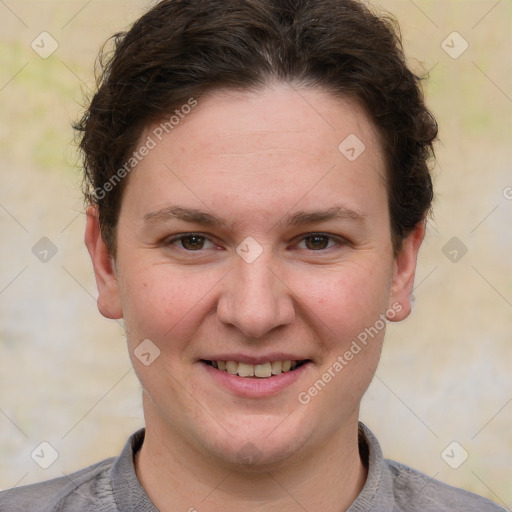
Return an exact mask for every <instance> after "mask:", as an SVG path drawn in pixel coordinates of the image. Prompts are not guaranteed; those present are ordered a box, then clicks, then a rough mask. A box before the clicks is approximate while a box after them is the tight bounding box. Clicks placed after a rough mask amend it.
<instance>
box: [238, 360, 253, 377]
mask: <svg viewBox="0 0 512 512" xmlns="http://www.w3.org/2000/svg"><path fill="white" fill-rule="evenodd" d="M238 375H240V377H254V365H253V364H245V363H238Z"/></svg>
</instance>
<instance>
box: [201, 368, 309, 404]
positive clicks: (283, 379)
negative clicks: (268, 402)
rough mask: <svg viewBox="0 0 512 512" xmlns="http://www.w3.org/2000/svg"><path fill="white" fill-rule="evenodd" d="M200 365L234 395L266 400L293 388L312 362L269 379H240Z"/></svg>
mask: <svg viewBox="0 0 512 512" xmlns="http://www.w3.org/2000/svg"><path fill="white" fill-rule="evenodd" d="M199 364H200V365H201V366H202V367H203V368H204V369H205V370H206V371H207V372H208V373H209V374H210V375H211V376H212V378H213V379H215V381H216V382H218V383H219V384H220V385H221V386H223V387H225V388H227V389H229V390H230V391H232V392H233V393H235V394H237V395H239V396H243V397H247V398H264V397H266V396H272V395H275V394H277V393H279V392H280V391H282V390H283V389H285V388H286V387H288V386H291V385H292V384H293V383H294V382H295V381H296V380H297V379H299V378H300V377H301V375H303V374H304V372H306V371H307V369H308V367H309V366H310V364H311V362H307V363H304V364H302V365H301V366H299V367H298V368H296V369H295V370H293V371H289V372H285V373H280V374H279V375H272V377H267V378H259V377H240V376H238V375H231V374H230V373H227V372H225V371H221V370H217V369H216V368H214V367H213V366H210V365H209V364H206V363H203V362H202V361H200V362H199Z"/></svg>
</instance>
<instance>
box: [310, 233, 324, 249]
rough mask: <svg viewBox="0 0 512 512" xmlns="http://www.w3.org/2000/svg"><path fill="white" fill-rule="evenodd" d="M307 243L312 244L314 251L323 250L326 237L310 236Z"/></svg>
mask: <svg viewBox="0 0 512 512" xmlns="http://www.w3.org/2000/svg"><path fill="white" fill-rule="evenodd" d="M308 241H310V242H313V248H316V249H325V248H326V247H327V237H326V236H323V235H314V236H310V237H309V238H308Z"/></svg>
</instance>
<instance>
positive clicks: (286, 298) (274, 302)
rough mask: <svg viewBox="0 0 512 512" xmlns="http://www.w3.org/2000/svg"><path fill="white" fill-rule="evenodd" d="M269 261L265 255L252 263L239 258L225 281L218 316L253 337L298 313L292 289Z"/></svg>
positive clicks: (288, 321)
mask: <svg viewBox="0 0 512 512" xmlns="http://www.w3.org/2000/svg"><path fill="white" fill-rule="evenodd" d="M269 264H270V261H269V258H265V257H264V256H263V254H262V255H261V256H260V257H259V258H258V259H256V260H255V261H253V262H252V263H247V262H246V261H244V260H243V259H242V258H239V259H238V260H237V261H236V262H235V264H234V268H233V269H232V270H231V272H229V273H228V274H227V276H226V278H225V279H224V280H223V285H224V288H223V290H222V293H221V295H220V297H219V300H218V304H217V317H218V319H219V321H220V322H221V323H223V324H226V325H233V326H235V327H237V328H238V329H239V330H240V331H242V332H243V333H244V335H245V336H247V337H250V338H261V337H262V336H264V335H265V334H267V333H268V332H270V331H271V330H272V329H275V328H276V327H280V326H284V325H287V324H290V323H291V322H292V321H293V318H294V316H295V309H294V305H293V295H292V291H291V290H290V288H289V285H287V283H286V282H285V280H284V279H283V278H282V277H281V276H280V275H279V272H278V271H276V270H274V269H271V268H270V265H269Z"/></svg>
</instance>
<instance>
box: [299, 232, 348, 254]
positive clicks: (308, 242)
mask: <svg viewBox="0 0 512 512" xmlns="http://www.w3.org/2000/svg"><path fill="white" fill-rule="evenodd" d="M329 240H331V241H333V242H334V243H333V244H332V245H329ZM302 242H304V243H305V246H306V248H307V249H310V250H312V251H322V250H325V249H330V248H331V247H333V246H335V245H343V241H342V240H341V239H339V238H336V239H335V238H334V237H332V236H330V235H326V234H324V233H312V234H310V235H307V236H304V237H303V238H302V240H301V241H300V243H302ZM300 243H299V244H300Z"/></svg>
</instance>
